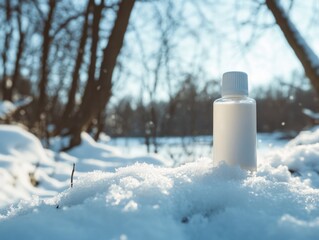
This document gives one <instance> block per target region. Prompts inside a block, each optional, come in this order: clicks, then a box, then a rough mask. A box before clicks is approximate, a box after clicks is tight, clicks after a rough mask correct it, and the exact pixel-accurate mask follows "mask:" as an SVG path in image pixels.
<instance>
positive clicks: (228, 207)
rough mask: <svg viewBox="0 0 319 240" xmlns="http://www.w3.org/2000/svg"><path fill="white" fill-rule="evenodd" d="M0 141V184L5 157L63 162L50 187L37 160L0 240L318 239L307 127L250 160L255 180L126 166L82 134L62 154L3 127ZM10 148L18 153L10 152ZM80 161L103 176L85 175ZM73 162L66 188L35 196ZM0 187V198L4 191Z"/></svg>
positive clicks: (314, 151) (150, 159) (203, 169)
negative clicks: (34, 175)
mask: <svg viewBox="0 0 319 240" xmlns="http://www.w3.org/2000/svg"><path fill="white" fill-rule="evenodd" d="M0 136H1V139H8V140H7V141H6V143H5V144H4V143H3V141H2V140H1V144H0V152H1V155H0V164H1V165H0V170H1V171H2V172H1V175H0V176H1V178H2V176H4V174H2V173H3V172H6V171H9V170H10V169H11V167H12V165H13V164H12V163H11V161H9V160H8V159H9V158H10V159H15V161H16V162H18V161H19V159H20V160H21V158H22V156H28V155H29V156H33V158H32V159H42V158H43V159H44V160H43V162H44V163H43V166H49V165H50V164H52V165H51V168H53V167H55V166H56V164H64V165H63V167H62V166H60V167H56V168H55V171H56V173H55V174H57V175H58V176H59V177H60V180H59V179H57V178H55V177H54V174H53V175H52V174H51V175H50V174H47V175H46V173H47V172H46V171H44V167H42V166H41V165H42V161H41V163H40V166H39V167H38V168H39V169H38V171H39V172H42V174H43V176H45V177H42V178H40V184H39V186H38V187H37V188H35V187H32V186H31V187H30V186H29V187H28V188H26V189H25V191H26V192H27V191H31V190H30V189H38V190H37V191H35V193H34V194H36V195H37V196H34V197H32V198H31V199H28V200H22V201H20V202H18V203H15V204H13V205H12V206H11V207H7V206H6V207H3V208H2V210H1V211H0V214H1V215H0V236H1V239H43V238H45V239H317V238H318V235H319V189H318V187H319V174H318V173H319V163H318V162H319V161H318V159H319V143H315V142H314V141H313V139H319V131H317V130H316V129H312V130H310V131H307V132H302V133H301V134H300V135H299V136H297V137H296V139H294V140H292V141H291V142H289V143H288V144H287V145H286V146H285V147H282V148H279V149H278V148H277V149H276V150H273V151H269V154H268V155H267V156H264V157H263V159H258V161H259V165H258V171H257V172H246V171H243V170H241V169H240V168H238V167H229V166H226V165H223V164H222V165H220V166H218V167H213V165H212V160H211V159H210V158H201V159H198V160H197V161H195V162H191V163H186V164H184V165H181V166H178V167H170V166H169V164H167V163H168V162H169V161H164V160H163V159H157V158H155V157H154V156H145V157H144V158H136V159H131V158H129V157H123V156H121V155H120V153H119V152H117V151H116V149H113V148H110V147H109V146H107V145H104V146H103V145H101V144H97V143H95V142H94V141H93V140H92V139H91V138H90V137H89V136H88V135H86V134H84V135H82V139H83V140H84V142H83V144H82V145H81V146H79V147H78V148H76V149H74V150H73V151H72V152H69V153H61V154H58V153H56V152H55V151H52V150H45V149H43V148H42V147H41V146H40V145H39V141H38V140H37V139H36V138H35V137H33V136H32V135H31V134H29V133H27V132H25V131H24V130H22V129H19V128H17V127H10V126H2V127H1V128H0ZM10 136H15V137H17V138H13V137H10ZM17 139H19V140H17ZM59 141H61V140H57V139H56V140H55V142H56V143H57V142H59ZM18 142H19V143H22V142H23V143H24V144H23V147H17V146H21V145H19V144H17V143H18ZM8 149H10V150H8ZM20 151H23V154H22V155H19V154H20V153H19V152H20ZM45 154H46V156H47V157H45V156H44V155H45ZM57 155H58V157H59V159H58V160H56V161H54V160H53V159H55V158H57ZM113 158H114V160H113V161H112V159H113ZM26 159H27V160H26V161H25V162H30V163H29V164H32V163H33V162H34V160H31V157H30V158H26ZM6 160H8V161H6ZM89 160H91V161H93V162H91V164H92V166H93V165H94V166H95V167H96V169H97V167H100V166H101V168H100V169H102V170H99V171H92V172H87V173H85V169H86V168H88V169H90V167H89V163H88V161H89ZM20 162H21V161H20ZM72 162H76V164H77V166H78V165H79V166H80V168H82V171H80V172H78V175H77V177H76V178H75V181H74V187H73V188H68V187H67V186H64V188H66V190H64V191H62V192H61V193H58V194H52V195H54V196H52V197H46V198H45V197H43V195H42V196H41V194H39V192H38V191H40V190H39V189H41V186H42V184H44V183H45V184H44V185H43V186H42V188H43V190H46V191H48V189H50V188H49V187H47V186H46V184H47V185H48V184H49V183H52V182H53V179H55V181H57V182H58V183H63V181H62V180H63V179H64V180H65V181H67V178H66V176H67V174H66V173H67V172H69V173H70V172H71V163H72ZM137 162H138V163H137ZM143 162H144V163H143ZM115 163H118V167H116V166H115ZM150 163H151V164H150ZM103 164H105V165H103ZM108 164H110V166H109V165H108ZM163 164H164V165H165V164H166V166H163ZM66 166H68V167H69V168H68V169H67V170H64V167H66ZM19 168H21V169H24V167H23V166H20V167H19ZM42 168H43V169H42ZM11 171H12V170H11ZM21 171H22V170H21ZM77 171H78V170H77ZM9 176H10V174H9V175H8V178H9ZM64 177H65V178H64ZM1 183H2V186H1V187H0V189H1V194H2V195H3V196H2V198H5V196H6V194H7V193H6V192H4V194H3V188H4V185H6V184H7V183H5V182H4V181H1ZM22 184H23V183H22V182H21V183H19V184H18V183H16V185H17V186H18V185H22ZM24 184H25V185H27V184H26V183H24ZM56 184H57V183H56ZM57 185H58V184H57ZM62 185H63V184H62ZM21 188H23V187H21V186H20V188H19V189H15V192H18V191H20V190H21ZM51 188H52V186H51ZM60 189H63V187H61V188H60ZM55 191H56V192H58V191H59V187H56V188H55ZM39 196H40V197H39ZM14 197H15V198H17V196H14Z"/></svg>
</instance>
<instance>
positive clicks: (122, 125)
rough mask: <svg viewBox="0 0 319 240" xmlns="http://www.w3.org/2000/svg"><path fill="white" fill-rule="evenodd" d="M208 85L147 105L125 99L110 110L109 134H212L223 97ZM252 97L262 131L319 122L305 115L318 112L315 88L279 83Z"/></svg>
mask: <svg viewBox="0 0 319 240" xmlns="http://www.w3.org/2000/svg"><path fill="white" fill-rule="evenodd" d="M208 86H209V85H207V86H205V87H204V88H203V89H201V90H199V89H198V88H197V87H196V85H195V84H194V83H192V81H186V82H185V83H184V84H183V86H181V88H180V90H179V91H178V92H177V93H176V95H175V96H174V97H172V98H171V99H169V100H167V101H156V102H150V103H147V104H143V103H142V102H137V103H134V101H132V99H129V98H125V99H123V100H122V101H120V102H118V103H116V104H115V105H113V106H112V107H111V108H110V109H109V110H108V112H107V120H106V126H105V131H106V132H107V133H108V134H110V135H111V136H146V135H149V136H153V137H154V136H155V137H156V136H193V135H210V134H212V131H213V130H212V126H213V116H212V111H213V109H212V107H213V101H214V100H215V99H216V98H218V97H219V96H218V94H217V92H218V91H217V90H216V89H212V88H210V87H208ZM251 95H252V97H253V98H254V99H255V100H256V102H257V121H258V123H257V130H258V132H274V131H283V132H287V133H293V132H297V131H300V130H302V129H304V128H305V127H307V126H311V125H313V124H314V123H315V120H314V119H311V118H310V117H309V116H306V115H305V114H304V113H303V111H304V110H305V109H310V110H312V111H314V112H316V111H317V110H318V106H319V104H318V103H319V100H318V96H317V94H316V92H315V91H314V90H313V89H310V88H308V89H303V88H301V87H295V86H293V85H289V84H286V85H285V86H281V84H277V85H275V86H268V87H260V88H258V89H254V90H253V91H252V92H251Z"/></svg>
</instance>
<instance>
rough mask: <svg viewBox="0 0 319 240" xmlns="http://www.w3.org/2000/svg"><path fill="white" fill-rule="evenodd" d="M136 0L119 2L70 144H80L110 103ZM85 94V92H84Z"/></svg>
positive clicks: (75, 122)
mask: <svg viewBox="0 0 319 240" xmlns="http://www.w3.org/2000/svg"><path fill="white" fill-rule="evenodd" d="M134 3H135V0H122V1H121V2H120V3H119V7H118V12H117V16H116V19H115V22H114V26H113V28H112V31H111V33H110V37H109V39H108V43H107V45H106V47H105V48H104V50H103V59H102V62H101V67H100V72H99V77H98V80H97V81H95V82H94V87H92V86H91V85H90V86H88V85H87V86H86V88H90V89H89V90H85V91H91V93H90V97H87V98H83V101H82V103H81V106H80V108H79V110H78V111H77V113H76V114H75V118H74V121H73V123H74V125H73V127H72V128H71V136H72V137H71V140H70V146H69V147H73V146H75V145H78V144H80V142H81V137H80V135H81V132H82V131H83V130H86V129H87V127H88V125H89V124H90V122H91V121H92V119H93V118H94V117H96V116H97V115H98V114H99V113H100V112H101V111H102V110H103V109H104V108H105V106H106V104H107V103H108V101H109V99H110V97H111V94H112V76H113V70H114V68H115V64H116V60H117V57H118V55H119V53H120V50H121V48H122V45H123V40H124V36H125V32H126V29H127V26H128V22H129V18H130V15H131V11H132V9H133V6H134ZM84 94H85V93H84Z"/></svg>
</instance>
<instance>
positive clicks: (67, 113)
mask: <svg viewBox="0 0 319 240" xmlns="http://www.w3.org/2000/svg"><path fill="white" fill-rule="evenodd" d="M92 7H95V5H94V1H93V0H89V1H88V4H87V8H86V11H85V15H84V21H83V26H82V34H81V39H80V43H79V45H78V50H77V57H76V60H75V66H74V69H73V73H72V83H71V87H70V89H69V93H68V102H67V104H66V105H65V108H64V110H63V114H62V117H61V119H60V121H59V123H58V124H57V127H56V130H55V134H59V133H60V132H61V128H62V126H63V125H65V123H68V122H69V119H70V117H71V116H72V113H73V109H74V107H75V95H76V92H77V89H78V85H79V84H78V82H79V76H80V69H81V66H82V62H83V56H84V51H85V45H86V42H87V38H88V28H89V15H90V12H91V9H92ZM92 44H93V43H92ZM95 55H96V54H95Z"/></svg>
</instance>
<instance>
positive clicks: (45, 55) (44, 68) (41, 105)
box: [35, 0, 56, 122]
mask: <svg viewBox="0 0 319 240" xmlns="http://www.w3.org/2000/svg"><path fill="white" fill-rule="evenodd" d="M55 7H56V1H55V0H50V2H49V13H48V17H47V19H46V20H45V24H44V29H43V43H42V56H41V79H40V82H39V86H38V87H39V93H40V94H39V98H38V101H37V111H36V115H35V121H36V122H37V121H39V120H40V116H41V114H42V113H44V111H45V107H46V104H47V100H48V99H47V93H46V90H47V84H48V59H49V52H50V45H51V42H52V36H51V35H50V30H51V27H52V21H53V14H54V11H55Z"/></svg>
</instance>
